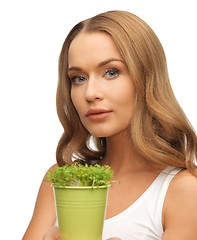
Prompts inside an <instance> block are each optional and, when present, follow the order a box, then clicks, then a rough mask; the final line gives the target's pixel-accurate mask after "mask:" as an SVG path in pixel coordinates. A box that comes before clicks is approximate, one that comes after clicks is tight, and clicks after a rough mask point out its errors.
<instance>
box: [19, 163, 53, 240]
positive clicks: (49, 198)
mask: <svg viewBox="0 0 197 240" xmlns="http://www.w3.org/2000/svg"><path fill="white" fill-rule="evenodd" d="M57 166H58V165H57V164H54V165H52V166H51V167H50V168H49V169H48V170H47V171H46V172H48V171H51V170H52V171H53V170H54V169H55V167H57ZM45 176H46V174H45ZM45 176H44V178H45ZM55 220H56V210H55V201H54V194H53V188H52V186H51V183H49V182H46V181H44V180H43V181H42V183H41V186H40V189H39V192H38V196H37V200H36V204H35V208H34V213H33V216H32V219H31V221H30V224H29V226H28V229H27V231H26V233H25V235H24V237H23V240H26V239H32V240H34V239H35V240H36V239H42V238H43V235H44V233H45V232H46V230H47V229H48V228H49V227H51V226H53V225H54V223H55Z"/></svg>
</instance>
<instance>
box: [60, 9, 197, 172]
mask: <svg viewBox="0 0 197 240" xmlns="http://www.w3.org/2000/svg"><path fill="white" fill-rule="evenodd" d="M81 31H85V32H95V31H102V32H105V33H107V34H109V35H110V36H111V37H112V39H113V41H114V43H115V44H116V46H117V49H118V51H119V52H120V54H121V56H122V58H123V59H124V61H125V63H126V65H127V67H128V69H129V72H130V74H131V78H132V80H133V82H134V85H135V89H136V101H135V113H134V117H133V119H132V122H131V137H132V142H133V144H134V146H135V148H136V150H137V151H138V152H139V153H140V154H141V155H142V156H143V157H144V158H145V159H147V161H150V163H155V164H160V165H162V164H163V165H166V164H167V165H170V166H176V167H183V168H187V169H188V170H189V171H190V172H191V173H193V174H194V175H196V176H197V170H196V165H195V158H196V155H197V137H196V134H195V132H194V130H193V129H192V126H191V124H190V123H189V121H188V119H187V118H186V116H185V114H184V112H183V111H182V109H181V107H180V105H179V104H178V102H177V100H176V98H175V96H174V94H173V91H172V88H171V85H170V82H169V77H168V71H167V64H166V58H165V54H164V51H163V47H162V45H161V43H160V41H159V40H158V38H157V36H156V35H155V33H154V32H153V30H152V29H151V28H150V27H149V26H148V25H147V24H146V23H145V22H144V21H143V20H141V19H140V18H138V17H137V16H135V15H134V14H131V13H128V12H124V11H109V12H105V13H101V14H99V15H97V16H95V17H92V18H90V19H87V20H85V21H82V22H80V23H78V24H77V25H76V26H75V27H74V28H73V29H72V30H71V31H70V33H69V34H68V36H67V38H66V40H65V42H64V44H63V47H62V50H61V54H60V58H59V82H58V88H57V113H58V116H59V119H60V121H61V123H62V126H63V128H64V133H63V135H62V137H61V139H60V141H59V144H58V146H57V152H56V157H57V162H58V164H59V166H62V165H64V164H65V163H68V164H71V163H72V157H73V156H75V157H76V158H77V159H81V160H82V161H85V162H87V163H90V161H91V160H98V161H99V160H100V159H102V158H103V157H104V156H105V151H106V141H105V138H96V139H94V141H95V145H96V147H97V149H98V150H93V149H91V148H90V146H89V141H90V137H91V135H90V133H89V132H88V131H87V130H86V129H85V128H84V126H83V125H82V123H81V122H80V119H79V117H78V114H77V112H76V110H75V108H74V106H73V104H72V101H71V97H70V90H71V85H70V81H69V78H68V76H67V66H68V51H69V46H70V44H71V42H72V40H73V39H74V38H75V37H76V36H77V35H78V34H79V33H80V32H81Z"/></svg>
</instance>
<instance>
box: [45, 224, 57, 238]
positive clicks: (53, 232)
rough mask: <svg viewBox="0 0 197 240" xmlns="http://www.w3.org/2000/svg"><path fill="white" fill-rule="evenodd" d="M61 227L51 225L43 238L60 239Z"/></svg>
mask: <svg viewBox="0 0 197 240" xmlns="http://www.w3.org/2000/svg"><path fill="white" fill-rule="evenodd" d="M59 238H60V236H59V229H58V227H51V228H49V229H48V230H47V232H46V233H45V235H44V238H43V240H59Z"/></svg>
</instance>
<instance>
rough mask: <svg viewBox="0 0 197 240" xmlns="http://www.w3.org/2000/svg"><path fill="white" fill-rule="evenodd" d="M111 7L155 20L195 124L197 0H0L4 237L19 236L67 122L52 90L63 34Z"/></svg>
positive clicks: (176, 84)
mask: <svg viewBox="0 0 197 240" xmlns="http://www.w3.org/2000/svg"><path fill="white" fill-rule="evenodd" d="M107 10H126V11H130V12H132V13H134V14H136V15H138V16H139V17H141V18H142V19H143V20H145V21H146V22H147V23H148V24H149V25H150V26H151V27H152V28H153V30H154V31H155V32H156V34H157V35H158V37H159V39H160V41H161V43H162V45H163V47H164V50H165V52H166V56H167V61H168V69H169V75H170V79H171V84H172V87H173V89H174V92H175V95H176V97H177V99H178V101H179V102H180V104H181V106H182V108H183V109H184V111H185V113H186V114H187V116H188V118H189V120H190V121H191V123H192V124H193V126H194V128H195V129H197V113H196V102H197V96H196V86H197V84H196V82H197V77H196V69H197V68H196V65H197V61H196V58H197V34H196V28H197V26H196V25H197V14H196V10H197V7H196V3H195V1H192V0H187V1H181V0H177V1H176V0H173V1H172V0H165V1H160V0H148V1H147V0H144V1H143V0H135V1H132V0H130V1H129V0H126V1H124V0H117V1H115V0H105V1H102V0H97V1H93V0H89V1H87V0H82V1H81V0H79V1H76V0H72V1H66V0H64V1H63V0H53V1H52V0H34V1H33V0H32V1H28V0H24V1H22V0H17V1H14V0H12V1H11V0H4V1H1V2H0V34H1V37H0V81H1V84H0V149H1V150H0V160H1V168H0V179H1V198H0V201H1V203H0V208H1V209H0V221H1V222H0V225H1V233H0V235H1V239H10V240H14V239H19V240H20V239H22V236H23V234H24V232H25V230H26V228H27V226H28V224H29V221H30V218H31V216H32V213H33V209H34V204H35V200H36V196H37V192H38V189H39V185H40V183H41V180H42V178H43V176H44V174H45V172H46V171H47V169H48V168H49V167H50V166H51V165H52V164H54V163H55V161H56V159H55V151H56V145H57V143H58V140H59V138H60V136H61V134H62V127H61V125H60V123H59V120H58V118H57V114H56V103H55V95H56V86H57V79H58V72H57V66H58V57H59V53H60V50H61V46H62V44H63V41H64V39H65V37H66V35H67V34H68V32H69V30H70V29H71V28H72V27H73V26H74V25H75V24H76V23H78V22H79V21H81V20H83V19H86V18H89V17H92V16H94V15H95V14H98V13H100V12H103V11H107ZM2 236H3V237H2Z"/></svg>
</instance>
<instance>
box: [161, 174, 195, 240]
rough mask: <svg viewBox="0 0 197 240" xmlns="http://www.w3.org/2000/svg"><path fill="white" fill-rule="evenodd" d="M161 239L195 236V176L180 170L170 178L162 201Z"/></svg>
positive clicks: (180, 239) (182, 238)
mask: <svg viewBox="0 0 197 240" xmlns="http://www.w3.org/2000/svg"><path fill="white" fill-rule="evenodd" d="M163 213H164V227H165V233H164V236H163V240H186V239H189V240H195V239H196V238H197V178H195V177H194V176H192V175H191V174H190V173H188V171H182V172H180V173H179V174H177V176H175V177H174V179H173V180H172V184H171V186H170V187H169V191H168V193H167V196H166V200H165V203H164V211H163Z"/></svg>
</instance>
